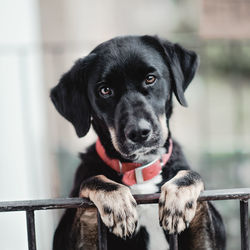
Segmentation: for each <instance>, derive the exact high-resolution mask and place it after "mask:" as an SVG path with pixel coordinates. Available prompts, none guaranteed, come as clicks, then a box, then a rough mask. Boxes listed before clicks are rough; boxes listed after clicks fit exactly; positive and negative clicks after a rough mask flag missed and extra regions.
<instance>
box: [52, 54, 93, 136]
mask: <svg viewBox="0 0 250 250" xmlns="http://www.w3.org/2000/svg"><path fill="white" fill-rule="evenodd" d="M93 57H94V55H91V54H90V55H89V56H87V57H85V58H83V59H79V60H77V61H76V62H75V64H74V65H73V67H72V68H71V69H70V70H69V71H68V72H66V73H65V74H64V75H63V76H62V77H61V79H60V81H59V83H58V84H57V85H56V86H55V87H54V88H53V89H52V90H51V92H50V97H51V100H52V102H53V104H54V105H55V107H56V109H57V111H58V112H59V113H60V114H61V115H62V116H63V117H65V118H66V119H67V120H68V121H70V122H71V123H72V124H73V126H74V128H75V130H76V134H77V135H78V136H79V137H83V136H84V135H86V134H87V132H88V131H89V128H90V105H89V101H88V97H87V82H86V71H87V67H88V66H89V63H90V61H92V59H93Z"/></svg>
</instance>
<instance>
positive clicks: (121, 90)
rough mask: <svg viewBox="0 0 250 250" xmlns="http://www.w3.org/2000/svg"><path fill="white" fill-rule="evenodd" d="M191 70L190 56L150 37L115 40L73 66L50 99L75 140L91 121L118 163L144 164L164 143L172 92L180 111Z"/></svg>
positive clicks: (193, 59)
mask: <svg viewBox="0 0 250 250" xmlns="http://www.w3.org/2000/svg"><path fill="white" fill-rule="evenodd" d="M197 65H198V63H197V56H196V54H195V53H194V52H191V51H187V50H185V49H183V48H182V47H180V46H179V45H176V44H172V43H169V42H167V41H165V42H164V41H162V40H159V39H158V38H156V37H150V36H144V37H120V38H115V39H112V40H109V41H107V42H105V43H103V44H101V45H99V46H98V47H96V48H95V49H94V50H93V51H92V52H91V53H90V54H89V55H88V56H87V57H85V58H83V59H80V60H78V61H77V62H76V64H75V65H74V66H73V67H72V69H71V70H70V71H69V72H67V73H66V74H64V76H63V77H62V78H61V80H60V82H59V84H58V85H57V86H56V87H55V88H54V89H53V90H52V92H51V97H52V100H53V102H54V104H55V106H56V107H57V109H58V111H59V112H60V113H61V114H62V115H63V116H64V117H66V118H67V119H68V120H69V121H71V122H72V123H73V125H74V126H75V128H76V132H77V134H78V135H79V136H84V135H85V134H86V133H87V131H88V130H89V126H90V117H91V116H92V117H93V120H94V122H95V123H97V124H99V125H96V130H97V132H99V134H100V133H102V134H105V133H106V137H107V136H108V137H109V138H111V140H112V144H113V146H114V148H115V149H116V151H117V152H119V153H120V155H122V157H123V158H125V159H127V160H131V161H137V162H144V161H149V160H151V159H152V158H154V157H155V155H157V154H161V153H162V150H163V146H164V144H165V142H166V139H167V137H168V133H169V131H168V126H167V120H168V119H169V116H170V114H171V109H172V103H171V102H172V92H174V93H175V95H176V97H177V99H178V101H179V102H180V103H181V104H182V105H186V101H185V98H184V90H185V89H186V87H187V86H188V84H189V83H190V82H191V80H192V78H193V76H194V73H195V71H196V68H197ZM100 130H101V131H100ZM99 136H101V135H99Z"/></svg>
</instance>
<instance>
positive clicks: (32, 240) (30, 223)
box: [26, 210, 36, 250]
mask: <svg viewBox="0 0 250 250" xmlns="http://www.w3.org/2000/svg"><path fill="white" fill-rule="evenodd" d="M26 222H27V236H28V246H29V250H36V232H35V216H34V210H28V211H26Z"/></svg>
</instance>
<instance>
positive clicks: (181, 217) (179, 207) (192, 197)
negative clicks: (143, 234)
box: [159, 170, 204, 234]
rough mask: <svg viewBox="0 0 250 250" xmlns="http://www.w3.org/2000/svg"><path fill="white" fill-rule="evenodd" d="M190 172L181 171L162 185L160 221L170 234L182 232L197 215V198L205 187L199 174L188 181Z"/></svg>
mask: <svg viewBox="0 0 250 250" xmlns="http://www.w3.org/2000/svg"><path fill="white" fill-rule="evenodd" d="M189 174H190V172H189V171H184V170H183V171H180V172H178V174H177V175H176V176H175V177H174V178H173V179H171V180H170V181H168V182H166V183H165V184H164V185H163V186H162V187H161V195H160V199H159V221H160V225H161V226H162V227H163V229H164V230H165V231H166V232H167V233H169V234H174V233H180V232H182V231H183V230H184V229H186V228H187V227H188V226H189V223H190V222H191V220H192V219H193V218H194V215H195V211H196V206H197V199H198V197H199V195H200V192H201V191H202V190H203V189H204V186H203V182H202V181H201V179H200V178H196V177H197V176H198V175H197V176H194V179H192V180H191V182H190V183H188V178H190V176H188V175H189ZM194 174H196V173H194ZM183 178H184V179H183ZM195 178H196V179H195ZM186 181H187V182H186ZM185 182H186V183H185ZM188 184H190V185H188Z"/></svg>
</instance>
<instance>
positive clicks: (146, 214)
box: [130, 174, 169, 250]
mask: <svg viewBox="0 0 250 250" xmlns="http://www.w3.org/2000/svg"><path fill="white" fill-rule="evenodd" d="M161 181H162V176H161V175H160V174H159V175H157V176H156V177H154V178H153V179H151V180H149V181H145V182H144V183H142V184H135V185H133V186H131V187H130V189H131V192H132V194H152V193H156V192H158V190H159V188H158V187H157V186H156V185H157V184H158V183H160V182H161ZM137 212H138V216H139V224H138V227H137V228H138V230H139V228H140V227H141V226H144V227H145V228H146V230H147V232H148V234H149V245H148V250H156V249H157V250H168V249H169V245H168V242H167V240H166V238H165V235H164V232H163V230H162V228H161V227H160V225H159V216H158V213H159V212H158V204H149V205H138V206H137Z"/></svg>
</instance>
